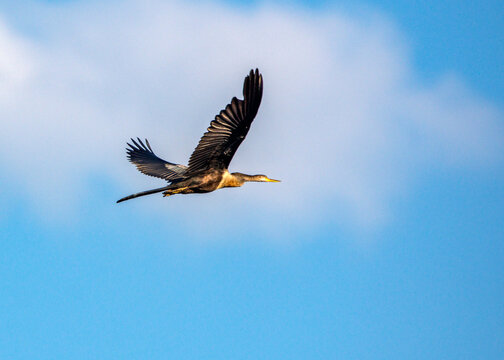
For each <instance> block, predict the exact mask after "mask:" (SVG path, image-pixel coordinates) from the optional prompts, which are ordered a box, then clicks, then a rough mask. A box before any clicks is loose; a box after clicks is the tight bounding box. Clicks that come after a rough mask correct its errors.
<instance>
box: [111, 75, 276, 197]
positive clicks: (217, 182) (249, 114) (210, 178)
mask: <svg viewBox="0 0 504 360" xmlns="http://www.w3.org/2000/svg"><path fill="white" fill-rule="evenodd" d="M262 93H263V79H262V75H261V74H260V73H259V70H258V69H256V70H255V71H253V70H250V73H249V75H248V76H247V77H245V82H244V84H243V100H238V99H237V98H236V97H234V98H233V99H232V100H231V103H230V104H228V105H227V106H226V108H225V109H224V110H222V111H221V112H220V113H219V115H217V116H216V117H215V119H214V120H213V121H212V122H210V126H209V127H208V129H207V132H206V133H205V134H203V136H202V137H201V139H200V141H199V143H198V146H196V149H194V152H193V153H192V155H191V157H190V158H189V164H188V165H187V166H185V165H180V164H173V163H171V162H168V161H165V160H163V159H160V158H159V157H157V156H156V155H155V154H154V151H152V148H151V146H150V144H149V141H147V139H145V143H144V142H142V141H141V140H140V139H139V138H137V141H135V140H133V139H131V141H132V144H130V143H128V146H129V147H128V148H126V152H127V154H128V155H127V157H128V160H129V161H130V162H132V163H133V164H134V165H135V166H136V167H137V169H138V170H139V171H140V172H142V173H144V174H145V175H149V176H155V177H158V178H161V179H164V180H166V181H168V186H164V187H161V188H157V189H152V190H147V191H142V192H140V193H137V194H133V195H129V196H126V197H124V198H122V199H120V200H118V201H117V202H118V203H119V202H122V201H125V200H129V199H133V198H136V197H139V196H144V195H149V194H154V193H158V192H162V191H163V195H164V196H171V195H175V194H192V193H207V192H211V191H214V190H218V189H222V188H225V187H239V186H242V185H243V184H244V183H245V182H248V181H259V182H279V180H273V179H270V178H268V177H267V176H266V175H247V174H242V173H239V172H234V173H230V172H229V171H228V166H229V163H230V162H231V159H232V158H233V156H234V154H235V152H236V150H237V149H238V147H239V146H240V144H241V143H242V141H243V140H244V139H245V136H247V133H248V131H249V129H250V125H251V124H252V121H253V120H254V118H255V116H256V114H257V111H258V110H259V105H260V104H261V98H262Z"/></svg>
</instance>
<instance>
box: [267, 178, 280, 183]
mask: <svg viewBox="0 0 504 360" xmlns="http://www.w3.org/2000/svg"><path fill="white" fill-rule="evenodd" d="M266 181H267V182H281V181H280V180H275V179H270V178H266Z"/></svg>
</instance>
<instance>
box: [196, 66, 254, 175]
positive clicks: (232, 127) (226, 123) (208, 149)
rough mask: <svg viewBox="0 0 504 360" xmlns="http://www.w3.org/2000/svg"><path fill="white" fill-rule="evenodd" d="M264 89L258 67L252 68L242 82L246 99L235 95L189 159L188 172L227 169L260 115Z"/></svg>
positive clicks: (213, 122)
mask: <svg viewBox="0 0 504 360" xmlns="http://www.w3.org/2000/svg"><path fill="white" fill-rule="evenodd" d="M262 92H263V80H262V76H261V74H259V70H257V69H256V70H255V72H254V71H252V70H250V74H249V75H248V76H247V77H246V78H245V82H244V84H243V100H238V99H237V98H236V97H234V98H233V99H232V100H231V103H230V104H229V105H227V106H226V108H225V109H224V110H222V111H221V112H220V113H219V115H217V116H216V117H215V120H213V121H212V122H211V123H210V127H209V128H208V129H207V132H206V133H205V134H204V135H203V137H202V138H201V140H200V141H199V143H198V146H197V147H196V149H195V150H194V152H193V153H192V155H191V158H190V159H189V166H188V169H187V174H191V173H195V172H198V171H200V170H205V169H209V168H212V169H227V167H228V165H229V163H230V162H231V159H232V158H233V155H234V154H235V152H236V150H237V149H238V147H239V146H240V144H241V143H242V141H243V139H245V136H246V135H247V133H248V131H249V129H250V124H251V123H252V121H253V120H254V117H255V116H256V114H257V111H258V109H259V105H260V104H261V98H262Z"/></svg>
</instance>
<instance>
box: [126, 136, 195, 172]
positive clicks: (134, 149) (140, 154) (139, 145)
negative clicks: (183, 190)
mask: <svg viewBox="0 0 504 360" xmlns="http://www.w3.org/2000/svg"><path fill="white" fill-rule="evenodd" d="M137 140H138V142H136V141H135V140H133V139H131V141H132V142H133V144H134V145H131V144H130V143H128V145H129V148H126V152H127V154H128V160H129V161H131V162H132V163H133V164H134V165H135V166H136V167H137V169H138V170H139V171H140V172H142V173H144V174H145V175H149V176H155V177H158V178H161V179H164V180H167V181H174V180H177V179H180V178H182V177H183V173H184V172H185V171H186V169H187V166H185V165H178V164H172V163H170V162H168V161H165V160H163V159H160V158H158V157H157V156H156V155H155V154H154V151H152V148H151V146H150V144H149V141H147V139H145V144H146V145H145V144H144V143H143V142H142V140H140V139H139V138H137Z"/></svg>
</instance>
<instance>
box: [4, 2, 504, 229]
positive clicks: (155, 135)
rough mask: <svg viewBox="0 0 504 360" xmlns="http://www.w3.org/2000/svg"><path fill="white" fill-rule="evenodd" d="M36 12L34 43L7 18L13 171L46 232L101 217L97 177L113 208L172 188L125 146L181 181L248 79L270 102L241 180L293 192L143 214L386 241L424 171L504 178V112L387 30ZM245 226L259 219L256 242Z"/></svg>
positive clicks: (170, 205)
mask: <svg viewBox="0 0 504 360" xmlns="http://www.w3.org/2000/svg"><path fill="white" fill-rule="evenodd" d="M37 6H38V7H39V8H38V9H37V12H36V14H35V12H34V13H32V14H31V16H30V17H29V19H30V24H31V27H30V29H36V30H35V31H33V30H32V31H28V30H26V28H27V27H26V26H23V24H21V23H19V22H17V23H16V22H14V21H13V20H12V18H10V17H9V13H6V14H4V15H3V20H1V18H0V117H1V119H0V125H1V127H2V134H3V141H2V142H1V143H0V151H1V154H0V162H1V164H2V166H3V167H4V168H8V169H11V170H10V172H9V174H12V175H9V177H8V178H7V181H8V182H10V183H11V184H13V183H15V184H16V185H17V186H21V187H23V188H25V190H26V194H27V196H29V197H30V198H31V199H32V201H33V203H34V205H35V207H36V208H39V209H42V210H43V211H44V214H45V215H46V210H47V204H48V203H51V204H57V205H58V209H59V210H58V211H61V209H66V210H71V209H72V208H74V207H75V206H77V205H78V202H79V201H83V200H82V199H84V198H90V199H92V197H93V194H94V193H96V189H93V188H90V187H88V186H86V185H85V179H86V178H89V176H93V175H95V174H101V175H99V176H102V177H104V178H107V179H111V180H112V181H113V182H114V183H115V185H116V186H117V193H116V194H112V195H113V198H114V199H115V198H119V197H121V196H123V195H127V194H128V193H133V192H137V191H139V190H143V189H147V188H150V187H157V186H159V185H161V184H162V182H161V181H159V182H158V181H156V180H149V179H148V178H147V177H145V176H142V175H141V174H139V173H138V174H137V173H136V170H135V169H134V168H133V167H132V166H131V165H130V164H128V163H127V162H126V160H125V154H124V145H125V141H126V140H128V139H129V137H132V136H140V137H147V138H149V140H150V142H151V144H152V146H153V148H154V150H155V151H156V152H157V153H158V155H159V156H161V157H163V158H165V159H166V160H170V161H174V162H181V163H185V162H186V161H187V159H188V157H189V155H190V153H191V152H192V150H193V148H194V146H195V145H196V143H197V141H198V139H199V137H200V136H201V135H202V133H203V132H204V130H205V128H206V127H207V126H208V123H209V122H210V120H212V118H213V116H214V115H215V114H216V113H218V111H219V110H220V109H221V108H223V107H224V106H225V105H226V104H227V102H228V101H229V100H230V99H231V97H232V96H235V95H241V87H242V81H243V77H244V76H245V74H246V73H247V72H248V70H249V69H250V68H252V67H259V68H260V70H261V71H262V73H263V75H264V79H265V90H264V91H265V93H264V100H263V104H262V106H261V109H260V111H259V115H258V118H257V120H256V122H254V124H253V128H252V131H251V132H250V133H249V136H248V138H247V140H246V141H245V142H244V144H243V145H242V147H241V148H240V150H239V151H238V153H237V155H236V157H235V159H234V161H233V162H232V164H231V167H232V169H231V170H235V171H242V172H246V173H265V174H267V175H269V176H271V177H273V178H280V179H282V180H283V183H281V184H254V185H250V186H247V187H246V188H243V189H241V190H223V191H219V192H217V193H214V194H210V195H208V196H205V197H200V196H194V197H192V198H191V200H188V197H181V196H179V197H178V198H175V197H174V198H170V199H159V198H151V199H150V203H149V204H150V205H149V206H150V208H149V209H148V208H146V207H145V209H144V210H143V211H145V212H158V211H160V210H161V211H164V212H171V213H172V211H171V210H172V209H174V208H176V209H177V212H178V214H179V219H180V221H184V219H186V215H188V214H189V213H192V214H193V215H196V217H197V219H198V224H197V226H196V229H206V228H208V224H211V223H213V222H215V221H219V216H218V213H219V212H226V213H229V214H235V215H234V216H233V222H234V224H235V225H237V226H246V227H250V229H251V230H252V229H254V228H257V225H258V224H259V225H260V224H263V225H266V226H263V227H266V228H267V227H268V226H267V225H268V224H269V223H273V222H275V223H276V224H278V223H282V224H284V226H285V227H288V226H289V225H290V224H295V223H299V222H302V223H306V222H317V221H324V222H330V221H332V220H333V219H341V218H343V219H345V220H344V221H346V222H350V223H353V224H359V225H373V224H380V223H383V222H384V221H386V220H387V219H388V218H389V217H390V216H391V215H392V214H393V209H391V208H390V206H389V205H388V204H389V203H390V201H391V200H393V199H394V198H395V197H397V196H400V195H402V194H405V193H407V191H408V190H409V189H411V186H412V185H411V183H412V181H411V180H412V179H413V178H414V177H416V176H417V175H418V174H419V173H421V172H422V171H425V170H426V169H429V168H431V167H433V166H434V167H437V166H443V167H447V166H463V167H467V166H470V167H479V166H486V165H488V164H492V163H493V162H495V161H500V154H502V143H503V142H502V140H503V129H502V111H501V110H500V109H498V108H497V107H496V106H494V105H492V104H490V103H488V102H487V101H485V99H482V98H481V97H479V96H477V94H474V93H472V92H471V90H470V89H469V88H468V87H467V86H466V85H465V84H464V83H463V81H462V80H461V79H460V78H458V77H457V76H456V75H453V74H445V75H442V76H440V77H439V79H438V80H437V81H436V82H434V83H431V84H425V83H423V82H422V81H421V80H419V79H418V75H417V74H416V73H415V70H414V69H413V68H412V65H411V61H410V55H409V52H408V44H407V41H406V40H404V39H403V38H402V36H401V33H400V32H399V31H398V30H397V29H395V28H394V26H393V24H391V23H390V22H389V21H387V20H386V19H384V18H383V17H380V16H378V15H373V14H366V15H362V16H353V17H351V16H348V15H343V14H340V13H338V12H337V11H328V12H326V13H325V14H321V13H317V12H307V13H305V12H302V11H301V10H299V11H292V10H286V9H284V8H282V7H268V6H262V7H258V8H254V9H249V8H246V9H245V8H237V9H234V8H230V7H227V6H225V5H222V4H221V5H210V4H204V5H202V4H198V5H196V4H193V5H187V4H185V3H183V2H170V3H166V2H164V1H149V2H143V1H142V2H139V1H124V2H120V3H112V4H108V5H104V4H102V3H98V2H93V3H88V4H86V3H84V2H74V3H70V4H62V5H57V6H55V5H37ZM10 11H12V10H10ZM41 189H43V191H41ZM76 194H78V196H76ZM142 204H145V202H142V201H141V202H139V203H136V204H135V203H126V204H122V206H139V207H142V206H143V205H142ZM335 204H336V205H335ZM196 209H197V210H196ZM242 209H247V210H248V211H251V212H252V213H254V214H256V216H254V222H253V224H252V223H251V221H250V219H242V218H241V217H240V215H239V214H240V211H241V210H242ZM272 219H275V220H272ZM340 221H341V220H340ZM183 226H184V225H183ZM191 227H192V228H193V227H194V224H191Z"/></svg>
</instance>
